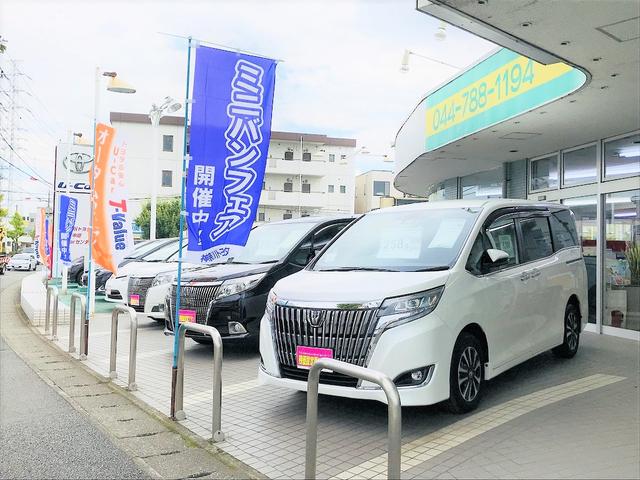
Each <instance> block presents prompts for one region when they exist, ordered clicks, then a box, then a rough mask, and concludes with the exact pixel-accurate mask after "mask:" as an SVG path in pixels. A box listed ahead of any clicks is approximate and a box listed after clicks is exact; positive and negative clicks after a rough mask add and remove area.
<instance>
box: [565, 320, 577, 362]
mask: <svg viewBox="0 0 640 480" xmlns="http://www.w3.org/2000/svg"><path fill="white" fill-rule="evenodd" d="M565 338H566V341H567V346H568V347H569V350H571V351H572V352H573V351H574V350H575V349H576V348H578V316H577V315H576V314H575V312H569V313H568V314H567V322H566V328H565Z"/></svg>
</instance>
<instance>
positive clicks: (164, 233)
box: [135, 198, 180, 239]
mask: <svg viewBox="0 0 640 480" xmlns="http://www.w3.org/2000/svg"><path fill="white" fill-rule="evenodd" d="M135 222H136V223H137V224H138V226H139V227H140V228H141V229H142V238H145V239H147V238H149V231H150V224H151V202H145V203H144V205H143V206H142V211H141V212H140V215H138V216H137V217H136V218H135ZM179 233H180V199H178V198H174V199H171V200H165V201H161V202H158V208H157V210H156V237H157V238H169V237H177V236H178V234H179Z"/></svg>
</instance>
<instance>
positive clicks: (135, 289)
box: [127, 277, 153, 312]
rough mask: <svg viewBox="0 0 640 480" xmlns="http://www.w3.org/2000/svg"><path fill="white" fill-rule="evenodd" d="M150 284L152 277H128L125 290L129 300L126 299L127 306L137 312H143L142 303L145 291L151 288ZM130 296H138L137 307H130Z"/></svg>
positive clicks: (145, 294) (144, 298)
mask: <svg viewBox="0 0 640 480" xmlns="http://www.w3.org/2000/svg"><path fill="white" fill-rule="evenodd" d="M152 283H153V277H148V278H140V277H129V286H128V288H127V290H128V295H129V298H127V305H129V306H130V307H131V308H133V309H134V310H136V311H137V312H144V302H145V300H146V298H147V290H149V288H151V284H152ZM131 295H138V296H139V297H140V301H139V302H138V305H130V301H131Z"/></svg>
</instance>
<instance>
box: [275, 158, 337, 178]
mask: <svg viewBox="0 0 640 480" xmlns="http://www.w3.org/2000/svg"><path fill="white" fill-rule="evenodd" d="M328 165H335V164H333V163H331V164H329V163H328V162H325V161H319V160H311V161H309V162H303V161H301V160H300V159H297V160H285V159H283V158H268V159H267V170H266V173H267V174H279V175H300V174H302V175H304V176H305V177H324V176H325V175H326V174H327V167H328Z"/></svg>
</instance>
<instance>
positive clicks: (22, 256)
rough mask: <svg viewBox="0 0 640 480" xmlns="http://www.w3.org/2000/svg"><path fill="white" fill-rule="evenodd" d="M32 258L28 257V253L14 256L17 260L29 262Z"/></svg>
mask: <svg viewBox="0 0 640 480" xmlns="http://www.w3.org/2000/svg"><path fill="white" fill-rule="evenodd" d="M30 257H31V255H28V254H26V253H18V254H16V255H14V256H13V258H15V259H16V260H29V258H30Z"/></svg>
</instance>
